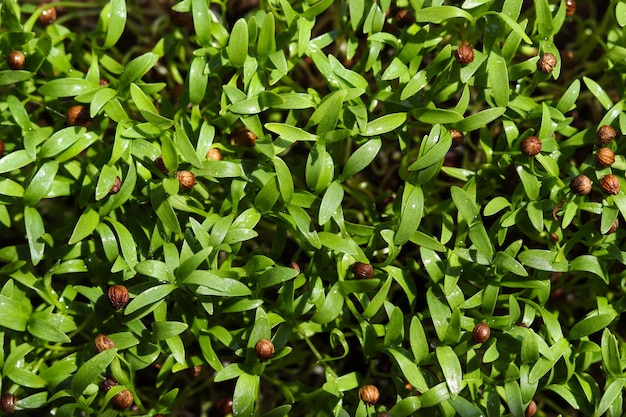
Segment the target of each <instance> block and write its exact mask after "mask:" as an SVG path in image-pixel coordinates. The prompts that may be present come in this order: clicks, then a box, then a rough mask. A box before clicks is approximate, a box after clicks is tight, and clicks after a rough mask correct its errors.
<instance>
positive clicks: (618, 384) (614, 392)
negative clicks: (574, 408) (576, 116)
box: [594, 10, 626, 416]
mask: <svg viewBox="0 0 626 417" xmlns="http://www.w3.org/2000/svg"><path fill="white" fill-rule="evenodd" d="M625 11H626V10H625ZM624 384H626V379H624V378H617V379H615V380H613V381H612V382H611V383H610V384H609V385H608V386H607V387H606V388H605V389H604V394H602V398H601V399H600V403H599V404H598V408H597V409H596V412H595V414H594V416H602V415H604V413H605V412H606V411H607V410H608V409H609V407H610V406H611V404H613V402H614V401H615V400H616V399H617V398H618V397H619V396H621V395H623V391H622V390H623V389H624Z"/></svg>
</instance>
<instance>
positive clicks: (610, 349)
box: [601, 329, 623, 377]
mask: <svg viewBox="0 0 626 417" xmlns="http://www.w3.org/2000/svg"><path fill="white" fill-rule="evenodd" d="M601 348H602V350H601V351H602V363H603V364H604V368H605V369H606V370H607V373H608V374H609V375H610V376H612V377H621V376H622V375H623V373H622V365H621V361H620V356H621V355H620V351H619V345H618V343H617V338H616V337H615V336H614V335H613V334H611V331H610V330H609V329H604V330H603V331H602V345H601Z"/></svg>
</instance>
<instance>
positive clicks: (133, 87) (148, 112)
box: [130, 83, 173, 128]
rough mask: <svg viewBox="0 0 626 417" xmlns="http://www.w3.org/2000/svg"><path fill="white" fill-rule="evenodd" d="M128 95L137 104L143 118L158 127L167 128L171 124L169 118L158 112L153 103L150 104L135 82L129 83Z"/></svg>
mask: <svg viewBox="0 0 626 417" xmlns="http://www.w3.org/2000/svg"><path fill="white" fill-rule="evenodd" d="M130 95H131V97H132V99H133V101H134V102H135V104H136V105H137V108H138V109H139V113H141V115H142V116H143V117H144V119H146V120H147V121H148V122H149V123H152V124H153V125H155V126H157V127H159V128H167V127H169V126H171V125H172V124H173V122H172V121H171V120H170V119H168V118H166V117H163V116H161V115H160V114H159V112H158V110H157V109H156V107H155V106H154V104H152V101H151V100H150V99H149V98H148V96H147V95H146V94H145V93H144V92H143V90H142V89H141V88H139V87H138V86H137V84H135V83H131V84H130Z"/></svg>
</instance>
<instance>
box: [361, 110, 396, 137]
mask: <svg viewBox="0 0 626 417" xmlns="http://www.w3.org/2000/svg"><path fill="white" fill-rule="evenodd" d="M405 121H406V113H392V114H386V115H384V116H381V117H379V118H378V119H374V120H372V121H369V122H368V123H367V127H366V128H365V130H363V131H362V132H361V136H377V135H382V134H383V133H387V132H391V131H392V130H395V129H397V128H399V127H400V126H402V125H403V124H404V122H405Z"/></svg>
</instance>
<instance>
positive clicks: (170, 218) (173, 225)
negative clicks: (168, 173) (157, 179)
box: [150, 184, 182, 234]
mask: <svg viewBox="0 0 626 417" xmlns="http://www.w3.org/2000/svg"><path fill="white" fill-rule="evenodd" d="M150 202H151V203H152V207H154V211H155V212H156V214H157V216H159V219H161V221H162V222H163V224H164V225H165V226H166V227H167V228H168V229H169V230H171V231H172V232H174V233H178V234H180V233H182V230H181V228H180V223H179V222H178V218H177V217H176V213H175V212H174V209H173V208H172V206H171V204H170V202H169V201H168V196H167V195H166V194H165V189H164V188H163V185H162V184H158V185H156V186H155V187H154V188H153V189H152V192H151V193H150Z"/></svg>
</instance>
